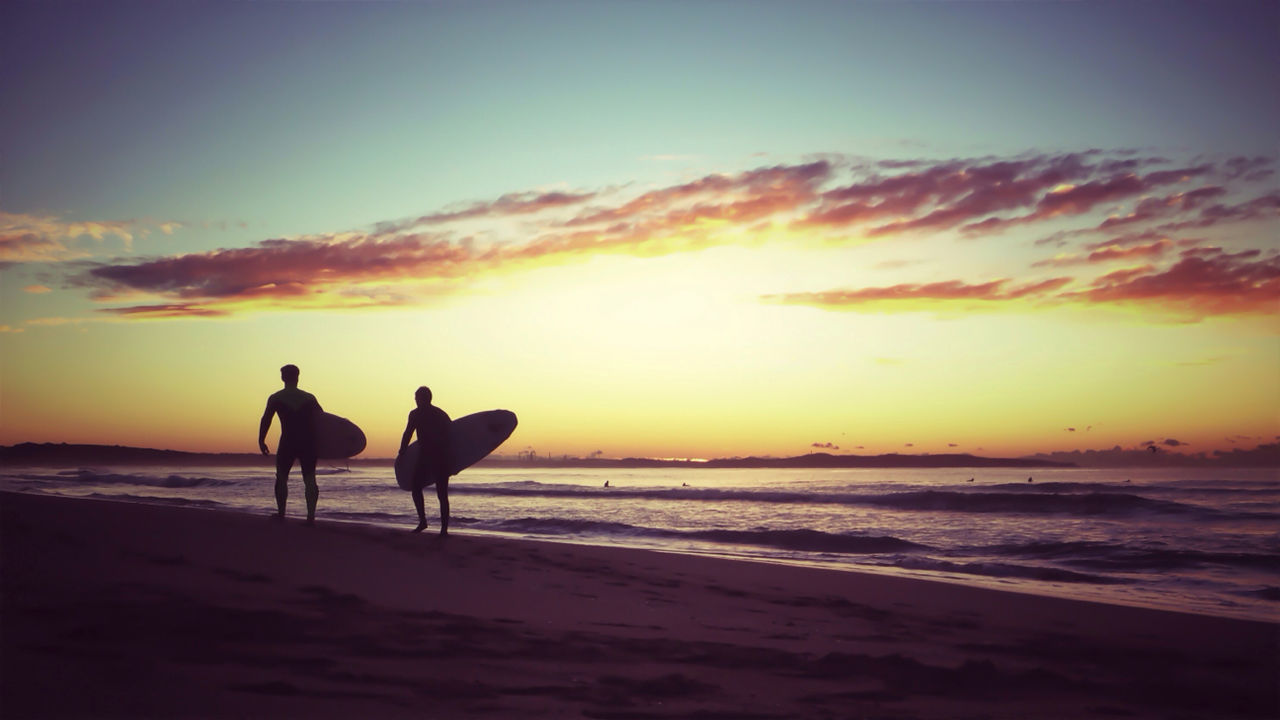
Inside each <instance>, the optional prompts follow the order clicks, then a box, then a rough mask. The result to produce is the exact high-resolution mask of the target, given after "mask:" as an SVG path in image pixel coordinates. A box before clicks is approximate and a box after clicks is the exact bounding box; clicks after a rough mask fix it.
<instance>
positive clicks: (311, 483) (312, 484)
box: [299, 454, 320, 522]
mask: <svg viewBox="0 0 1280 720" xmlns="http://www.w3.org/2000/svg"><path fill="white" fill-rule="evenodd" d="M299 464H301V465H302V485H303V491H304V492H305V493H306V496H307V522H315V520H316V502H317V501H318V500H319V499H320V486H319V485H317V484H316V456H315V455H314V454H311V455H307V456H304V457H303V458H301V459H300V463H299Z"/></svg>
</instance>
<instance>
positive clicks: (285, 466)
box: [276, 447, 293, 518]
mask: <svg viewBox="0 0 1280 720" xmlns="http://www.w3.org/2000/svg"><path fill="white" fill-rule="evenodd" d="M292 467H293V451H292V450H290V449H289V448H285V447H280V448H276V509H277V510H276V517H281V518H282V517H284V505H285V502H286V501H287V500H288V499H289V469H290V468H292Z"/></svg>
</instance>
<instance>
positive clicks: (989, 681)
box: [0, 493, 1280, 718]
mask: <svg viewBox="0 0 1280 720" xmlns="http://www.w3.org/2000/svg"><path fill="white" fill-rule="evenodd" d="M322 503H323V500H322ZM321 510H322V512H321V515H322V516H323V506H322V508H321ZM0 548H2V551H0V581H2V582H0V591H2V595H0V598H2V605H0V610H2V612H0V663H2V664H0V715H2V716H3V717H5V718H28V717H182V718H185V717H277V718H293V717H296V718H303V717H305V718H348V717H380V718H396V717H446V718H447V717H491V718H508V717H552V718H560V717H587V718H676V717H703V718H847V717H877V718H954V717H984V718H1026V717H1036V718H1058V717H1060V718H1087V717H1136V718H1168V717H1178V718H1182V717H1185V718H1199V717H1203V718H1231V717H1240V718H1249V717H1276V716H1280V702H1278V700H1277V678H1278V677H1280V645H1278V644H1277V640H1278V637H1280V635H1278V632H1280V626H1278V625H1276V624H1272V623H1263V622H1248V621H1243V620H1233V619H1225V618H1215V617H1206V616H1199V615H1189V614H1179V613H1173V612H1164V611H1157V610H1148V609H1140V608H1130V607H1119V606H1112V605H1102V604H1096V603H1087V602H1078V601H1072V600H1064V599H1056V598H1045V597H1037V596H1031V595H1023V594H1014V593H1007V592H1000V591H995V590H985V589H978V588H972V587H966V586H960V585H955V584H948V583H939V582H930V581H925V580H919V579H911V578H901V577H889V576H882V575H873V574H864V573H852V572H839V571H832V570H824V569H816V568H805V567H793V566H786V565H780V564H767V563H758V562H745V561H735V560H725V559H718V558H708V557H697V556H688V555H677V554H670V553H659V552H651V551H643V550H632V549H621V548H602V547H589V546H579V545H568V544H557V543H543V542H531V541H518V540H507V539H498V538H493V537H486V536H479V535H468V534H465V533H463V534H457V535H454V536H452V537H450V538H448V539H447V540H442V539H440V538H438V537H435V536H432V535H413V534H410V533H408V532H405V531H398V530H390V529H385V528H379V527H372V526H365V525H358V524H348V523H338V522H325V521H323V520H321V521H320V522H319V523H318V524H317V525H315V526H306V525H304V524H302V523H301V522H299V521H297V520H287V521H276V520H272V519H269V518H268V516H267V508H265V507H264V512H263V515H262V516H254V515H246V514H238V513H231V512H221V511H214V510H205V509H198V508H178V507H168V506H151V505H141V504H127V503H115V502H107V501H101V500H88V499H86V500H73V499H64V498H54V497H47V496H37V495H26V494H14V493H0Z"/></svg>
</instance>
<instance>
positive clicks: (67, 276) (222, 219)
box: [0, 0, 1280, 458]
mask: <svg viewBox="0 0 1280 720" xmlns="http://www.w3.org/2000/svg"><path fill="white" fill-rule="evenodd" d="M1276 77H1280V5H1278V4H1276V3H1274V2H1269V1H1263V2H1246V1H1238V0H1227V1H1225V2H1221V1H1216V2H1176V1H1169V2H1164V1H1155V0H1148V1H1141V2H1137V1H1133V2H1131V1H1129V0H1116V1H1115V2H1087V1H1086V2H1052V1H1049V2H887V1H879V2H869V1H868V2H856V1H850V2H805V1H800V2H787V3H781V2H759V3H755V2H717V1H715V0H709V1H707V2H698V3H688V2H662V1H657V2H644V3H640V2H559V1H546V2H510V3H506V2H485V1H481V2H439V3H436V2H415V3H407V2H406V3H395V2H242V3H200V2H190V3H187V2H184V3H170V2H128V1H125V2H113V3H103V2H83V3H63V2H40V3H25V2H10V3H5V4H4V6H3V8H0V89H2V90H3V96H4V98H5V107H6V111H5V112H3V113H0V444H14V443H19V442H73V443H104V444H121V445H135V446H143V447H162V448H172V449H179V450H190V451H213V452H254V451H255V449H256V438H257V426H258V419H259V417H260V416H261V413H262V409H263V407H264V405H265V400H266V397H267V396H268V395H269V394H270V393H271V392H274V391H275V390H277V389H278V388H279V387H280V380H279V372H278V369H279V367H280V366H282V365H284V364H286V363H293V364H296V365H298V366H299V367H300V368H301V370H302V377H301V387H302V388H303V389H306V390H308V391H310V392H312V393H314V394H315V395H316V396H317V397H318V398H319V400H320V402H321V404H322V405H323V407H324V408H325V410H327V411H329V412H332V413H335V414H338V415H342V416H344V417H347V418H349V419H351V420H352V421H354V422H356V423H357V424H358V425H360V426H361V427H362V428H363V429H364V431H365V433H366V435H367V436H368V439H369V446H368V450H367V451H366V453H365V454H366V455H368V456H375V457H385V456H390V455H393V454H394V453H395V450H396V448H397V446H398V443H399V439H400V434H401V432H402V431H403V428H404V424H405V418H406V414H407V413H408V411H409V410H410V409H411V408H412V407H413V393H414V390H415V389H416V388H417V387H418V386H420V385H428V386H430V387H431V388H432V390H433V392H434V394H435V399H436V404H438V405H440V406H441V407H443V408H444V409H445V410H446V411H447V412H449V413H450V414H451V415H452V416H453V417H455V418H456V417H461V416H463V415H466V414H469V413H472V412H478V411H482V410H488V409H493V408H506V409H509V410H512V411H514V412H515V413H516V414H517V415H518V416H519V418H520V426H519V428H518V429H517V430H516V433H515V434H514V435H513V436H512V438H511V439H510V440H509V441H508V443H507V444H506V445H505V446H504V447H503V449H502V451H503V452H508V453H515V452H521V451H528V450H533V451H535V452H537V453H538V454H540V455H576V456H588V455H593V454H600V455H604V456H608V457H627V456H646V457H680V458H684V457H694V458H706V457H728V456H745V455H774V456H791V455H800V454H804V453H808V452H815V451H823V452H836V453H848V454H878V453H894V452H897V453H944V452H960V453H974V454H978V455H989V456H1016V455H1023V454H1030V453H1033V452H1051V451H1059V450H1074V449H1105V448H1112V447H1115V446H1120V447H1122V448H1142V447H1147V446H1151V445H1154V446H1156V447H1158V448H1160V449H1161V450H1164V451H1167V452H1182V453H1213V452H1214V451H1230V450H1234V449H1247V448H1252V447H1256V446H1258V445H1260V444H1268V443H1274V442H1275V441H1276V440H1277V436H1280V242H1277V238H1278V237H1280V232H1278V230H1280V182H1278V180H1277V178H1278V177H1280V176H1278V175H1277V170H1280V131H1278V130H1277V128H1280V94H1278V93H1276V91H1275V78H1276ZM274 436H275V430H273V432H272V436H271V437H272V438H274Z"/></svg>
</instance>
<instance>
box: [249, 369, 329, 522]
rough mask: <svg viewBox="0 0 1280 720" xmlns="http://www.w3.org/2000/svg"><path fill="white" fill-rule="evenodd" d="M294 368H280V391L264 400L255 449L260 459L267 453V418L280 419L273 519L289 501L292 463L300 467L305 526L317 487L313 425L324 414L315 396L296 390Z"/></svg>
mask: <svg viewBox="0 0 1280 720" xmlns="http://www.w3.org/2000/svg"><path fill="white" fill-rule="evenodd" d="M298 374H299V371H298V366H297V365H285V366H284V367H282V368H280V379H281V380H283V381H284V389H283V390H280V391H279V392H276V393H274V394H272V396H271V397H269V398H267V409H266V410H265V411H264V412H263V413H262V422H261V423H259V425H258V448H259V449H260V450H262V454H263V455H270V454H271V453H270V451H269V450H267V430H269V429H270V428H271V416H272V415H279V416H280V445H279V446H278V447H277V448H276V506H277V507H278V508H279V512H278V513H277V514H276V517H279V518H281V519H283V518H284V504H285V501H286V500H288V499H289V470H291V469H292V468H293V463H294V461H295V460H296V461H298V464H299V465H300V466H301V467H302V485H303V489H304V492H305V493H306V498H307V522H308V523H314V522H315V521H316V500H318V499H319V498H320V487H319V486H318V485H316V423H317V422H318V421H319V420H320V414H321V413H323V412H324V410H322V409H321V408H320V403H319V402H318V401H317V400H316V396H315V395H312V394H311V393H309V392H305V391H302V390H299V389H298Z"/></svg>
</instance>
